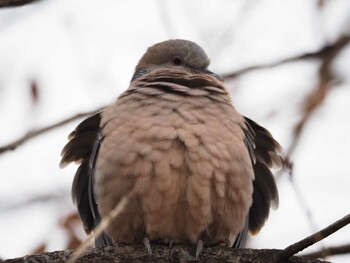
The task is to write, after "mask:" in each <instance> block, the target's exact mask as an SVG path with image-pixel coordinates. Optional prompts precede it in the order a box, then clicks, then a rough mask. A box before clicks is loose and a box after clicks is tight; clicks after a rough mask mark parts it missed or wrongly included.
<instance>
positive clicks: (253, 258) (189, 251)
mask: <svg viewBox="0 0 350 263" xmlns="http://www.w3.org/2000/svg"><path fill="white" fill-rule="evenodd" d="M73 252H74V250H63V251H56V252H47V253H42V254H38V255H32V256H25V257H22V258H16V259H9V260H5V261H3V263H41V262H43V263H44V262H45V263H47V262H50V263H55V262H66V261H67V260H68V259H69V257H70V255H71V254H72V253H73ZM278 253H280V250H276V249H261V250H258V249H232V248H228V247H220V246H219V247H208V248H205V249H203V251H202V253H201V255H200V257H199V259H196V258H195V256H194V254H195V247H194V246H185V245H177V246H174V247H173V248H168V247H167V246H165V245H152V256H148V254H147V252H146V249H145V248H144V247H143V246H141V245H120V246H111V247H100V248H90V249H88V250H87V251H85V254H84V255H83V256H82V257H81V258H79V259H77V261H76V262H77V263H79V262H84V263H89V262H158V263H163V262H182V263H185V262H207V263H214V262H215V263H218V262H235V263H248V262H255V263H266V262H271V259H272V258H275V257H276V255H277V254H278ZM286 262H290V263H317V262H327V261H321V260H315V259H307V258H301V257H291V258H290V259H289V260H288V261H286Z"/></svg>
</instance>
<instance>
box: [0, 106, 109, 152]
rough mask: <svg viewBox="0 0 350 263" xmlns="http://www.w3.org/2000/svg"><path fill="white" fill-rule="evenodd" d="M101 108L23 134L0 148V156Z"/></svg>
mask: <svg viewBox="0 0 350 263" xmlns="http://www.w3.org/2000/svg"><path fill="white" fill-rule="evenodd" d="M102 109H103V108H99V109H96V110H93V111H88V112H84V113H78V114H76V115H74V116H71V117H69V118H67V119H64V120H62V121H59V122H57V123H54V124H51V125H49V126H46V127H43V128H39V129H35V130H32V131H30V132H28V133H27V134H25V135H24V136H23V137H21V138H19V139H17V140H15V141H14V142H12V143H9V144H7V145H5V146H2V147H0V154H2V153H4V152H7V151H13V150H15V149H16V148H17V147H18V146H20V145H22V144H23V143H25V142H27V141H29V140H31V139H33V138H35V137H37V136H39V135H41V134H43V133H45V132H48V131H51V130H53V129H55V128H58V127H60V126H63V125H65V124H67V123H69V122H71V121H75V120H77V119H80V118H83V117H86V116H90V115H92V114H94V113H97V112H99V111H100V110H102Z"/></svg>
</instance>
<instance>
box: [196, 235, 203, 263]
mask: <svg viewBox="0 0 350 263" xmlns="http://www.w3.org/2000/svg"><path fill="white" fill-rule="evenodd" d="M203 246H204V242H203V240H201V239H198V241H197V248H196V259H198V258H199V255H200V254H201V252H202V250H203Z"/></svg>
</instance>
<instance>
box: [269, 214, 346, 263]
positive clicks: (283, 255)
mask: <svg viewBox="0 0 350 263" xmlns="http://www.w3.org/2000/svg"><path fill="white" fill-rule="evenodd" d="M348 224H350V214H348V215H347V216H344V217H343V218H342V219H340V220H338V221H336V222H335V223H333V224H331V225H329V226H327V227H326V228H324V229H322V230H320V231H318V232H316V233H314V234H313V235H311V236H308V237H306V238H304V239H302V240H300V241H299V242H297V243H294V244H293V245H290V246H288V247H287V248H285V249H284V250H282V251H281V252H279V253H278V255H277V259H276V261H275V262H283V261H287V260H288V259H289V258H290V257H291V256H293V255H295V254H297V253H298V252H300V251H302V250H304V249H305V248H307V247H309V246H312V245H313V244H315V243H317V242H319V241H320V240H322V239H324V238H326V237H328V236H329V235H331V234H333V233H334V232H336V231H338V230H339V229H341V228H343V227H344V226H346V225H348Z"/></svg>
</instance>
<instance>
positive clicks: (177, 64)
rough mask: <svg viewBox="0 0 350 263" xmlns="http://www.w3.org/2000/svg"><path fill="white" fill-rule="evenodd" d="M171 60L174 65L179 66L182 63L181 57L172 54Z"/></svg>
mask: <svg viewBox="0 0 350 263" xmlns="http://www.w3.org/2000/svg"><path fill="white" fill-rule="evenodd" d="M171 62H172V63H173V64H174V65H175V66H179V65H181V64H182V59H181V58H180V57H178V56H174V57H173V58H172V59H171Z"/></svg>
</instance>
